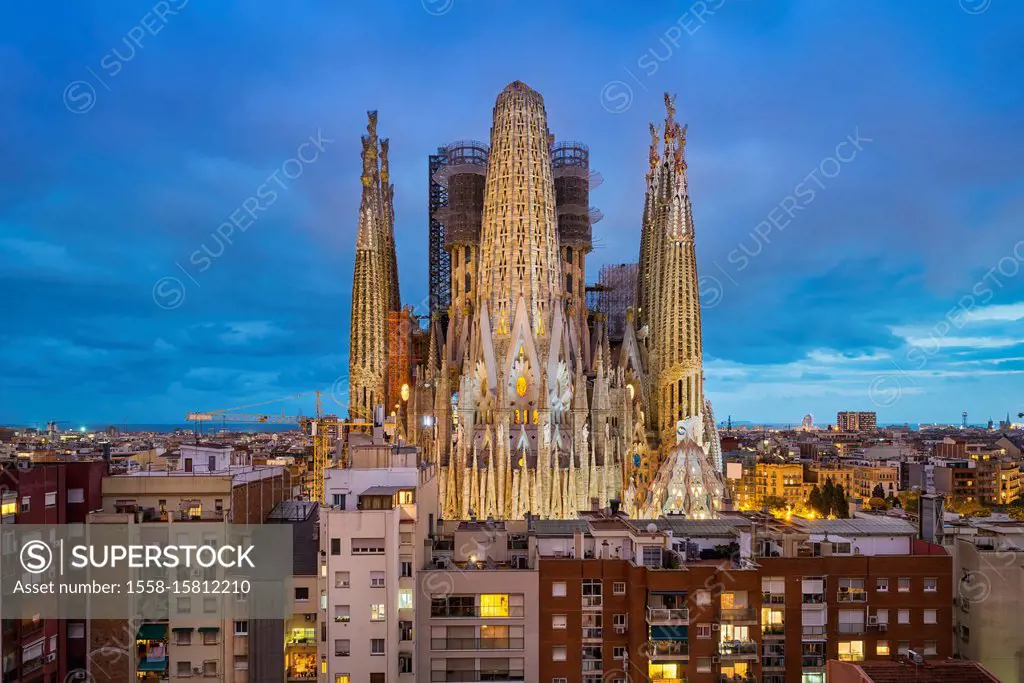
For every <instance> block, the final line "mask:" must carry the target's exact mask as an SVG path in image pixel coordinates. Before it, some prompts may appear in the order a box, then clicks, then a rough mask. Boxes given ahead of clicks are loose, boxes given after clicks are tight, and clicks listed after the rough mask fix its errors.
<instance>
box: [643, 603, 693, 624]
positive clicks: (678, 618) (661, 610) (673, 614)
mask: <svg viewBox="0 0 1024 683" xmlns="http://www.w3.org/2000/svg"><path fill="white" fill-rule="evenodd" d="M647 623H648V624H652V625H655V624H657V625H665V626H685V625H686V624H689V623H690V610H688V609H686V608H676V609H671V608H668V607H648V608H647Z"/></svg>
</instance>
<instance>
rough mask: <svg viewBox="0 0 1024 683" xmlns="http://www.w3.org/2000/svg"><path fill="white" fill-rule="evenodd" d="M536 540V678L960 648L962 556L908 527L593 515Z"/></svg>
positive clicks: (776, 664) (801, 662)
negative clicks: (957, 564)
mask: <svg viewBox="0 0 1024 683" xmlns="http://www.w3.org/2000/svg"><path fill="white" fill-rule="evenodd" d="M534 539H535V544H536V548H537V557H538V561H537V566H538V570H539V591H540V657H539V675H538V677H537V679H536V680H540V681H548V680H562V679H564V680H566V681H568V680H581V681H584V682H587V683H590V682H594V683H596V682H597V681H601V680H605V681H616V680H621V681H625V680H626V679H627V677H629V678H630V679H632V680H652V681H682V680H701V679H702V677H714V679H715V680H719V678H718V677H719V676H720V677H721V680H739V681H755V680H757V681H771V682H772V683H785V682H787V681H792V682H794V683H795V682H797V681H802V682H803V683H824V681H825V664H826V661H827V660H829V659H840V660H844V661H857V662H859V661H864V660H876V661H884V660H889V659H891V658H892V657H893V656H894V655H896V654H898V653H901V652H909V651H910V650H914V651H917V652H920V653H922V654H923V655H924V656H925V657H926V658H927V659H935V660H942V659H946V658H948V657H950V656H951V655H952V636H951V625H952V610H951V607H950V605H949V599H948V595H949V592H948V591H950V590H952V559H951V558H950V556H949V555H948V554H946V552H945V550H944V549H943V548H942V547H941V546H937V545H933V544H928V543H923V542H921V541H918V540H916V539H915V538H914V529H913V528H912V527H911V526H910V525H909V524H907V523H905V522H901V521H898V520H890V519H886V518H878V519H854V520H815V521H806V520H800V521H794V522H792V523H785V522H781V521H776V520H773V519H770V518H765V517H763V516H757V515H752V516H749V517H744V516H729V515H727V516H724V517H723V518H722V519H717V520H685V519H672V518H664V519H661V520H654V521H630V520H626V519H623V518H619V517H616V516H614V515H595V516H593V517H591V518H589V519H582V520H578V521H565V522H537V524H536V532H535V535H534ZM577 671H582V678H580V677H578V676H577V674H576V672H577ZM527 680H532V679H531V677H530V675H529V673H528V674H527ZM708 680H711V678H708Z"/></svg>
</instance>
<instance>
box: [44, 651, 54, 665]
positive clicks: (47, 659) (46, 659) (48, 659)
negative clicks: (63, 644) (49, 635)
mask: <svg viewBox="0 0 1024 683" xmlns="http://www.w3.org/2000/svg"><path fill="white" fill-rule="evenodd" d="M56 660H57V653H56V652H51V653H50V654H48V655H46V656H45V657H43V661H44V662H46V663H47V664H49V663H50V662H54V661H56Z"/></svg>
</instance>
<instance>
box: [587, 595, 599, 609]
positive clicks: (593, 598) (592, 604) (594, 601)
mask: <svg viewBox="0 0 1024 683" xmlns="http://www.w3.org/2000/svg"><path fill="white" fill-rule="evenodd" d="M600 608H601V596H600V595H584V596H583V609H600Z"/></svg>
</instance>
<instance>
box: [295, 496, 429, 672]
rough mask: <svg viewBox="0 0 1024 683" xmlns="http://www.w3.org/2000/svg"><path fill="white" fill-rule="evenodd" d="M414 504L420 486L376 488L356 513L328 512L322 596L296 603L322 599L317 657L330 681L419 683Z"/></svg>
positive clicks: (324, 528)
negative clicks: (322, 636) (322, 628)
mask: <svg viewBox="0 0 1024 683" xmlns="http://www.w3.org/2000/svg"><path fill="white" fill-rule="evenodd" d="M415 503H416V486H415V484H413V485H411V486H372V487H370V488H368V489H366V490H364V491H361V492H359V494H358V496H356V500H355V505H356V509H354V510H353V509H332V508H325V509H324V510H323V514H322V515H321V520H320V539H321V545H322V551H323V552H322V553H321V571H320V581H319V592H318V594H314V595H303V596H300V595H298V594H297V595H296V599H300V598H301V599H308V600H315V599H317V597H319V599H320V614H321V620H322V621H323V622H324V624H325V625H326V629H325V635H326V638H325V639H324V640H322V641H321V643H320V645H319V647H320V650H319V658H320V662H321V671H322V672H326V674H327V680H329V681H334V682H335V683H352V682H354V681H373V682H374V683H378V682H379V683H383V682H384V681H408V682H409V683H412V681H414V680H417V679H416V676H415V673H414V671H415V670H414V662H413V658H414V652H415V650H414V645H415V643H414V641H413V632H414V631H413V624H414V622H415V616H414V615H415V614H416V609H415V607H416V604H415V603H416V599H417V598H418V597H419V595H420V594H419V593H417V592H416V590H415V579H414V578H413V567H414V562H415V547H414V540H415V525H416V504H415ZM296 590H301V589H300V588H297V589H296Z"/></svg>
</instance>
